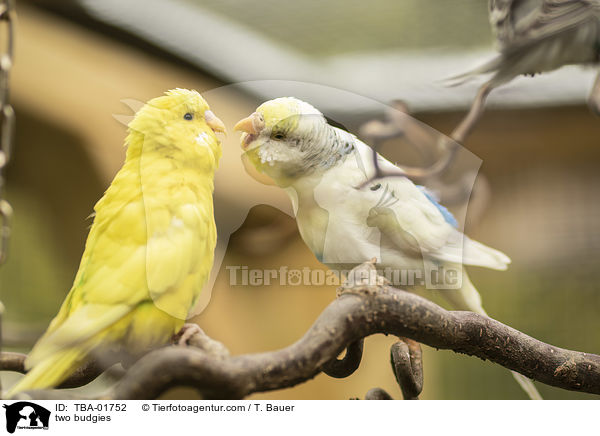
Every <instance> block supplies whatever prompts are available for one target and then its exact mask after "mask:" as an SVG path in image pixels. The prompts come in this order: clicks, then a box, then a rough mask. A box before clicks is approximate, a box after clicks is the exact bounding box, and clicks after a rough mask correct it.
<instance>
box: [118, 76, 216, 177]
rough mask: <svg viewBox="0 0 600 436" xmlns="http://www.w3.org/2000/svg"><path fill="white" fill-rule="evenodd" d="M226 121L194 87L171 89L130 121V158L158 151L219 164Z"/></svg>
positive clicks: (175, 156) (180, 157)
mask: <svg viewBox="0 0 600 436" xmlns="http://www.w3.org/2000/svg"><path fill="white" fill-rule="evenodd" d="M216 133H225V125H224V124H223V122H222V121H221V120H220V119H219V118H217V117H216V116H215V114H214V113H212V111H211V110H210V108H209V106H208V103H207V102H206V100H204V98H202V96H201V95H200V94H199V93H198V92H197V91H194V90H189V89H180V88H177V89H172V90H170V91H167V92H166V93H165V95H163V96H160V97H156V98H153V99H152V100H150V101H149V102H148V103H146V104H145V105H144V106H143V107H142V108H141V109H140V110H139V111H138V112H137V113H136V115H135V117H134V119H133V120H132V121H131V122H130V123H129V136H128V138H127V144H128V145H129V150H128V158H129V157H130V156H135V155H141V154H143V153H148V152H151V153H152V152H156V153H160V154H164V155H165V156H169V157H173V158H176V159H183V160H186V159H192V160H198V159H204V160H207V161H208V162H210V163H211V165H210V166H214V167H216V165H217V164H218V161H219V159H220V157H221V146H220V142H219V140H218V138H217V136H216Z"/></svg>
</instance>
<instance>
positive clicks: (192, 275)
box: [7, 89, 223, 397]
mask: <svg viewBox="0 0 600 436" xmlns="http://www.w3.org/2000/svg"><path fill="white" fill-rule="evenodd" d="M215 131H223V124H222V123H221V121H220V120H219V119H218V118H216V117H215V116H214V115H213V114H212V112H210V110H209V107H208V104H207V103H206V101H204V99H203V98H202V97H201V96H200V94H198V93H197V92H196V91H189V90H183V89H175V90H172V91H169V92H167V93H166V95H164V96H161V97H158V98H155V99H153V100H151V101H149V102H148V104H146V105H145V106H144V107H143V108H142V109H140V111H139V112H138V113H137V114H136V116H135V118H134V120H133V121H132V122H131V123H130V125H129V135H128V137H127V140H126V143H127V145H128V149H127V156H126V160H125V164H124V165H123V167H122V168H121V170H120V171H119V172H118V174H117V175H116V176H115V178H114V180H113V182H112V183H111V185H110V187H109V188H108V190H107V191H106V193H105V194H104V196H103V197H102V198H101V199H100V201H98V203H97V204H96V206H95V208H94V210H95V218H94V223H93V225H92V227H91V230H90V233H89V235H88V239H87V241H86V245H85V251H84V253H83V257H82V259H81V264H80V266H79V270H78V272H77V275H76V277H75V281H74V284H73V287H72V288H71V291H70V292H69V295H68V296H67V298H66V299H65V301H64V303H63V305H62V307H61V309H60V311H59V313H58V315H57V316H56V317H55V318H54V320H53V321H52V322H51V324H50V326H49V327H48V330H47V331H46V333H45V334H44V335H43V336H42V338H41V339H40V340H39V341H38V342H37V343H36V345H35V346H34V348H33V349H32V351H31V353H30V354H29V356H28V357H27V360H26V367H27V368H28V369H30V371H29V372H28V374H27V375H26V376H25V377H23V378H22V379H21V380H20V381H19V382H18V383H17V384H16V385H15V386H14V387H13V388H12V389H11V390H10V392H9V393H8V394H7V396H9V397H10V396H12V395H14V394H15V393H17V392H19V391H23V390H30V389H42V388H48V387H53V386H56V385H58V384H60V383H61V382H62V381H63V380H64V379H65V378H67V377H68V376H69V375H70V374H71V373H72V372H73V371H74V370H75V369H77V368H78V367H79V366H80V365H82V364H83V363H85V362H86V361H87V360H88V359H90V358H91V357H93V356H95V355H101V354H102V353H103V352H106V351H122V352H125V353H127V354H131V355H136V354H139V353H142V352H143V351H145V350H147V349H150V348H154V347H157V346H160V345H162V344H164V343H166V342H168V340H169V338H170V337H171V336H172V335H173V334H175V333H176V332H177V331H179V329H180V328H181V327H182V325H183V323H184V320H185V319H186V316H187V313H188V311H189V310H190V308H191V307H192V306H193V305H194V302H195V301H196V298H197V297H198V295H199V293H200V290H201V288H202V286H203V285H204V283H205V282H206V280H207V279H208V275H209V273H210V270H211V267H212V263H213V251H214V247H215V244H216V237H217V234H216V228H215V222H214V217H213V202H212V192H213V176H214V172H215V170H216V168H217V165H218V162H219V158H220V157H221V148H220V143H219V141H218V139H217V137H216V135H215Z"/></svg>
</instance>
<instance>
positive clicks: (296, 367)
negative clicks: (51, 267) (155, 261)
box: [0, 263, 600, 399]
mask: <svg viewBox="0 0 600 436" xmlns="http://www.w3.org/2000/svg"><path fill="white" fill-rule="evenodd" d="M358 268H368V269H370V270H372V271H374V267H373V264H371V263H367V264H363V265H361V266H359V267H358ZM355 271H356V270H355ZM376 333H385V334H393V335H396V336H398V337H402V338H410V339H412V340H414V341H418V342H420V343H423V344H426V345H429V346H431V347H435V348H438V349H447V350H454V351H456V352H458V353H464V354H468V355H472V356H477V357H480V358H482V359H487V360H491V361H493V362H495V363H497V364H499V365H502V366H504V367H506V368H508V369H511V370H514V371H518V372H520V373H521V374H524V375H525V376H527V377H530V378H532V379H534V380H537V381H540V382H542V383H545V384H548V385H551V386H556V387H559V388H562V389H568V390H573V391H580V392H588V393H593V394H597V395H598V394H600V356H598V355H594V354H588V353H581V352H577V351H571V350H566V349H562V348H558V347H554V346H552V345H549V344H545V343H543V342H541V341H538V340H537V339H534V338H532V337H530V336H527V335H526V334H524V333H521V332H520V331H518V330H515V329H513V328H511V327H508V326H506V325H504V324H502V323H500V322H498V321H495V320H493V319H491V318H488V317H485V316H482V315H478V314H475V313H472V312H459V311H447V310H444V309H442V308H441V307H439V306H437V305H436V304H434V303H432V302H431V301H429V300H426V299H424V298H422V297H419V296H417V295H414V294H411V293H409V292H405V291H402V290H398V289H394V288H391V287H389V286H388V285H385V284H382V283H381V282H379V283H378V284H376V285H369V284H365V283H361V282H353V283H350V284H349V285H346V286H345V287H343V288H342V289H341V295H340V297H339V298H338V299H336V300H335V301H333V302H332V303H331V304H330V305H329V306H328V307H327V308H326V309H325V310H324V311H323V313H322V314H321V316H319V318H318V319H317V320H316V321H315V323H314V324H313V326H312V327H311V328H310V329H309V330H308V331H307V332H306V334H305V335H304V336H303V337H302V338H301V339H300V340H298V341H297V342H296V343H294V344H292V345H290V346H289V347H286V348H284V349H281V350H277V351H272V352H267V353H259V354H248V355H241V356H233V357H226V358H222V357H215V356H214V355H212V354H211V353H209V352H206V351H204V350H201V349H197V348H194V347H183V346H171V347H166V348H162V349H159V350H155V351H152V352H151V353H149V354H147V355H146V356H144V357H142V358H141V359H140V360H139V361H137V362H136V363H135V364H134V365H133V366H132V367H131V368H130V369H129V370H128V371H127V372H126V373H125V375H124V376H123V378H122V379H121V380H120V381H119V382H117V383H116V384H115V386H114V387H113V388H111V389H110V390H109V391H108V392H107V393H106V395H103V396H102V398H105V399H152V398H156V397H158V396H159V395H160V394H161V393H163V392H164V391H166V390H167V389H168V388H170V387H173V386H190V387H194V388H196V389H197V390H198V391H199V392H200V393H201V394H202V395H203V397H204V398H206V399H219V398H230V399H234V398H244V397H246V396H248V395H250V394H252V393H254V392H265V391H271V390H276V389H283V388H287V387H291V386H294V385H297V384H299V383H302V382H304V381H307V380H309V379H311V378H313V377H314V376H315V375H316V374H318V373H319V372H320V371H321V368H323V366H324V365H325V364H326V363H327V362H330V361H332V360H333V359H335V358H336V357H337V356H338V355H339V353H340V352H341V351H343V350H344V348H346V347H348V346H349V345H350V344H353V343H355V342H357V341H359V340H360V339H362V338H364V337H366V336H369V335H372V334H376ZM409 352H410V348H409ZM413 355H414V351H413ZM9 357H10V356H8V355H7V353H4V354H3V356H2V359H0V363H1V364H2V369H13V368H15V363H14V360H11V359H10V358H9ZM413 360H414V358H413ZM413 363H416V362H413ZM11 365H12V366H11ZM418 367H419V365H418V363H417V366H413V365H412V364H411V368H412V371H413V372H414V371H415V368H417V372H418ZM414 378H415V380H417V381H418V378H419V376H418V374H416V377H414ZM417 385H418V383H417ZM29 394H30V396H31V397H32V398H49V397H52V398H58V397H60V395H59V394H58V393H57V392H56V391H37V392H36V391H31V392H29ZM69 396H70V397H72V394H70V395H69Z"/></svg>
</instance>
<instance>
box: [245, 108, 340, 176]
mask: <svg viewBox="0 0 600 436" xmlns="http://www.w3.org/2000/svg"><path fill="white" fill-rule="evenodd" d="M234 129H235V130H237V131H241V132H243V133H242V137H241V146H242V149H243V150H244V151H245V153H244V156H243V159H245V160H246V161H248V162H250V164H251V165H252V166H254V167H255V168H256V170H258V171H259V172H260V173H262V174H265V175H267V176H268V177H269V178H271V179H273V180H274V181H275V183H277V184H278V185H280V186H283V185H287V184H289V183H290V182H292V181H293V180H294V179H296V178H298V177H301V176H303V175H306V174H308V173H311V172H313V171H315V170H318V169H319V168H326V167H327V163H328V162H329V161H328V159H329V158H330V157H331V156H330V155H331V154H332V153H331V152H334V154H336V153H335V152H336V151H337V149H338V148H339V147H338V145H339V144H338V143H337V141H338V133H337V132H336V129H334V128H333V127H332V126H330V125H329V124H328V123H327V120H326V119H325V117H324V116H323V114H322V113H321V112H319V111H318V110H317V109H315V108H314V107H313V106H311V105H310V104H308V103H306V102H304V101H302V100H299V99H297V98H294V97H281V98H276V99H274V100H269V101H267V102H265V103H263V104H261V105H260V106H259V107H258V108H257V109H256V111H255V112H254V113H252V114H251V115H250V116H248V117H247V118H244V119H243V120H240V121H239V122H238V123H237V124H236V125H235V127H234ZM249 172H250V171H249ZM251 175H252V176H253V177H255V178H257V179H258V180H259V181H261V182H263V183H265V182H266V181H265V180H261V179H260V178H259V177H257V176H256V175H253V174H251Z"/></svg>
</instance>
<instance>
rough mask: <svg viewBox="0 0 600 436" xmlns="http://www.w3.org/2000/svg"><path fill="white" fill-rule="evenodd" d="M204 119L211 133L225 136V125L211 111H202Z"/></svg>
mask: <svg viewBox="0 0 600 436" xmlns="http://www.w3.org/2000/svg"><path fill="white" fill-rule="evenodd" d="M204 119H205V120H206V124H208V127H210V128H211V129H212V130H213V132H215V133H224V134H225V135H227V130H226V129H225V124H224V123H223V121H221V120H220V119H219V118H218V117H217V116H216V115H215V114H214V113H213V112H212V111H211V110H207V111H204Z"/></svg>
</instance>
